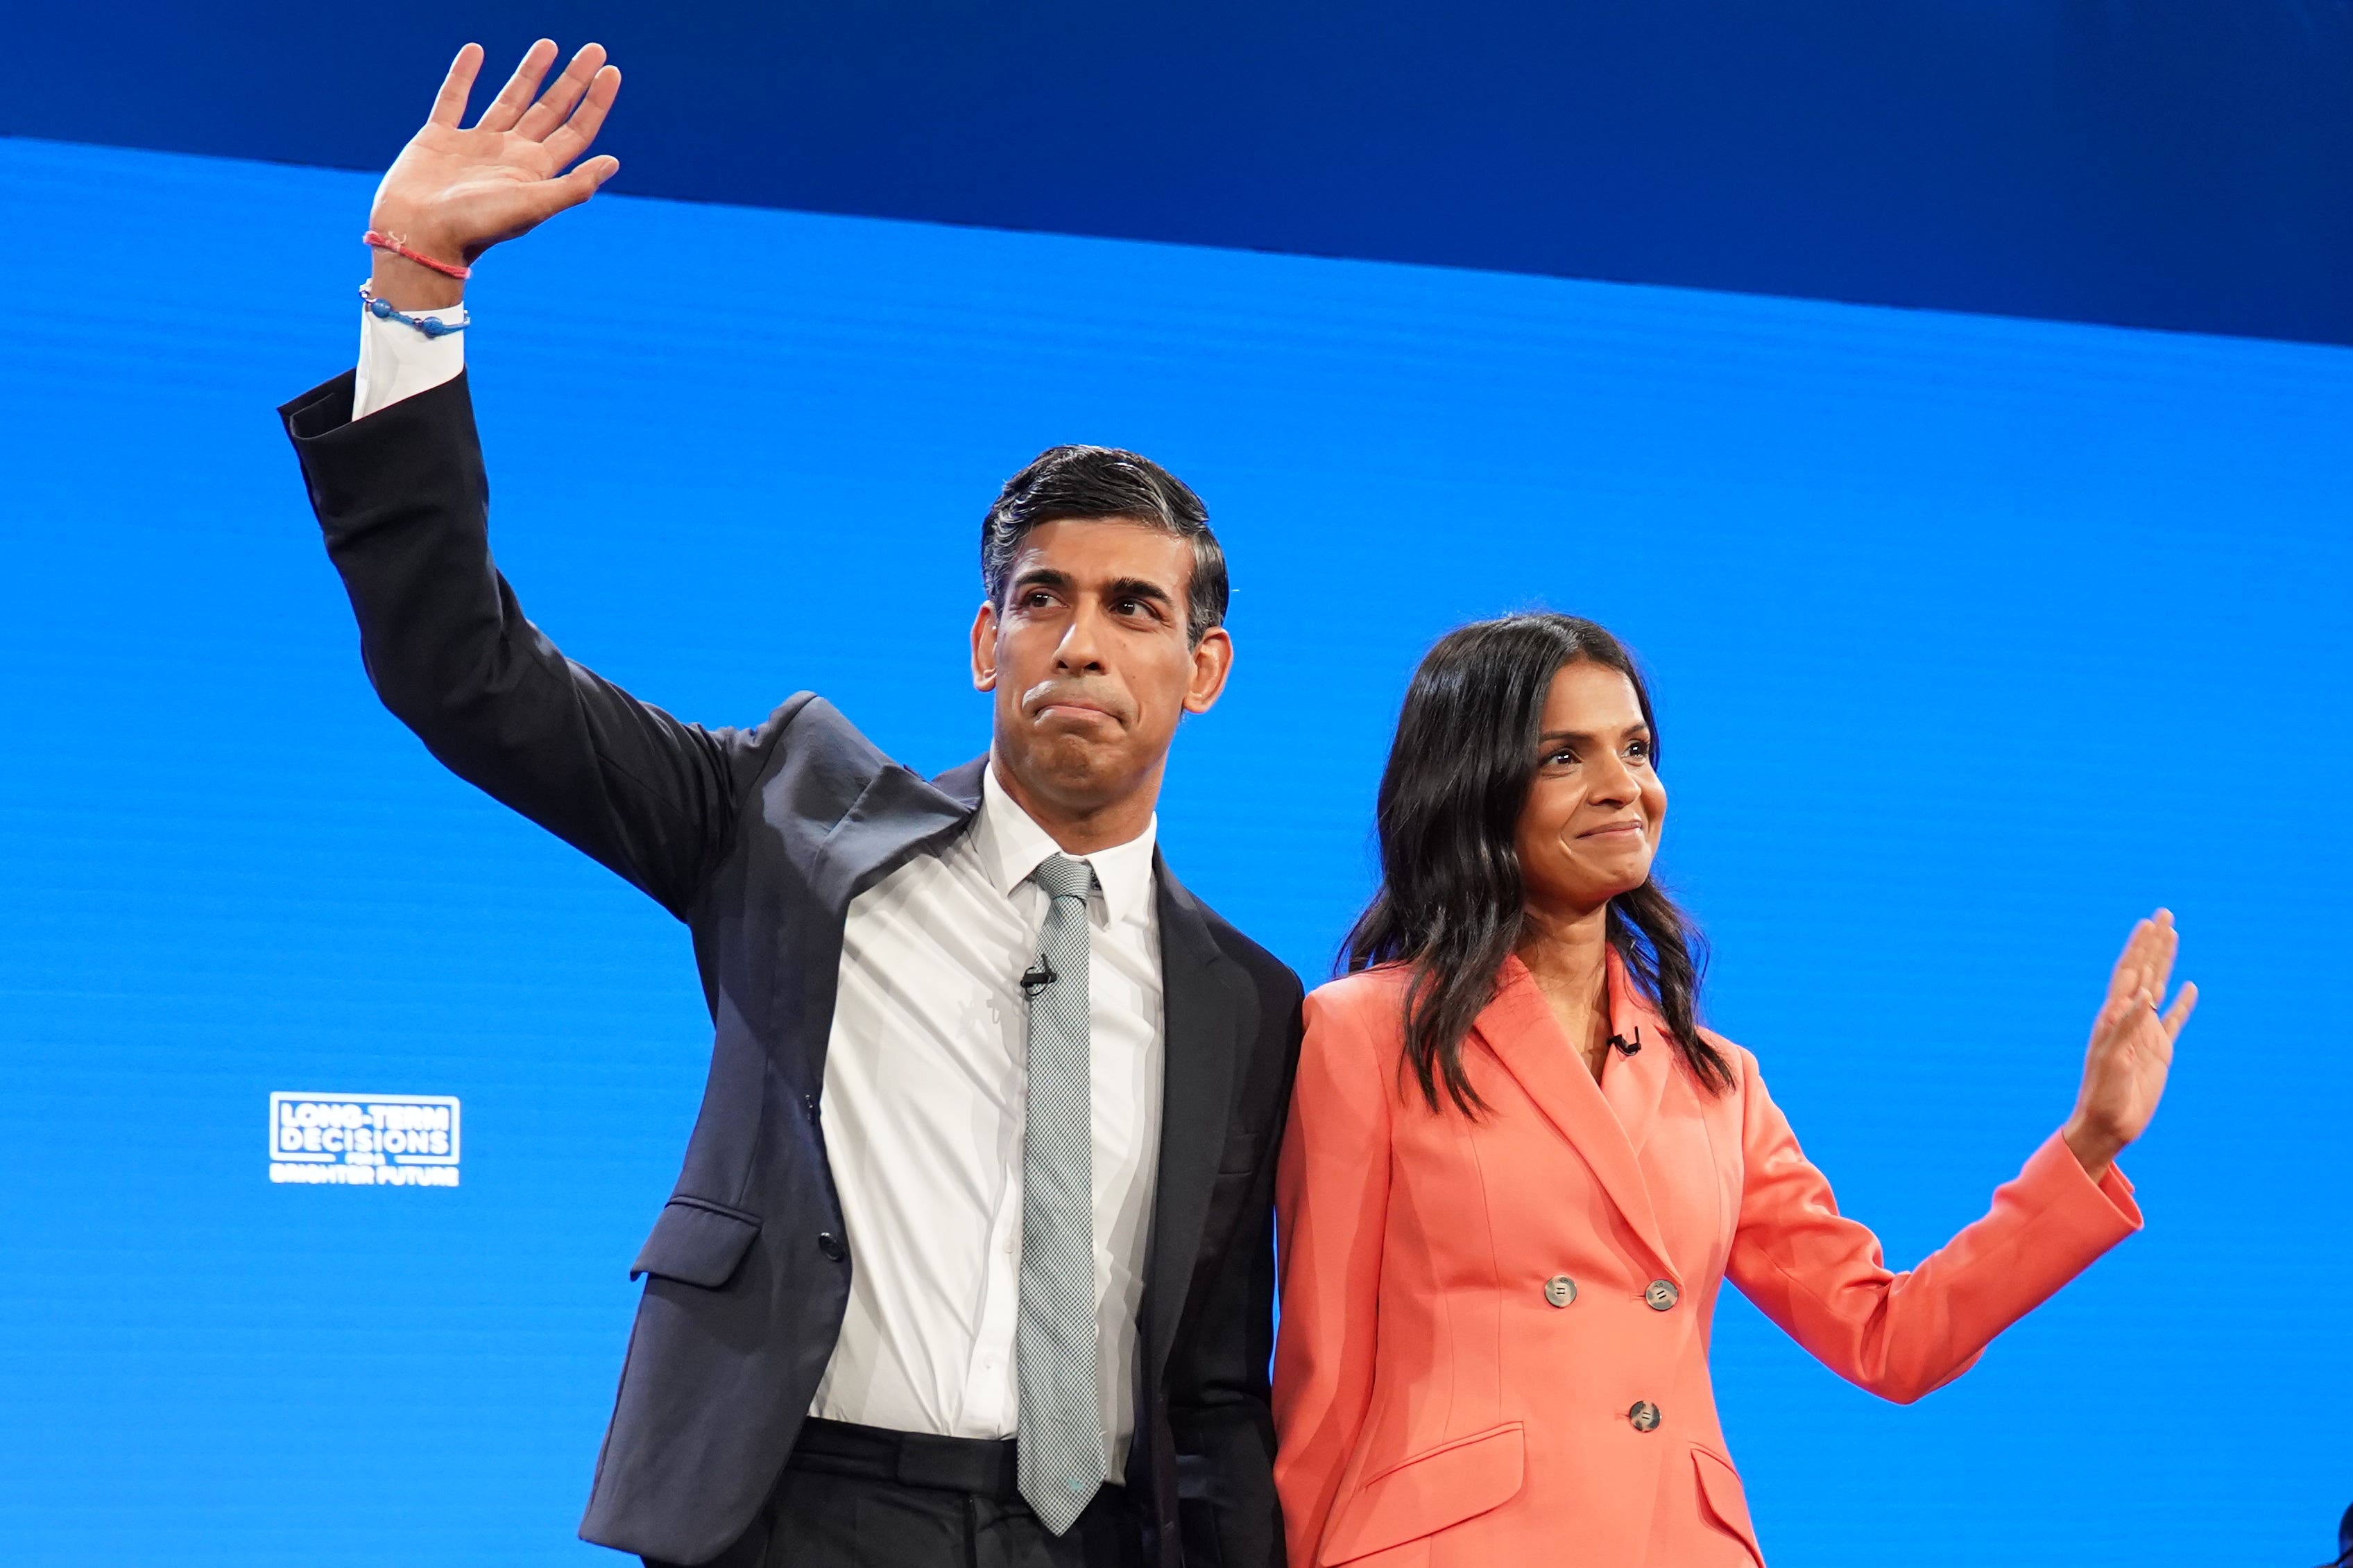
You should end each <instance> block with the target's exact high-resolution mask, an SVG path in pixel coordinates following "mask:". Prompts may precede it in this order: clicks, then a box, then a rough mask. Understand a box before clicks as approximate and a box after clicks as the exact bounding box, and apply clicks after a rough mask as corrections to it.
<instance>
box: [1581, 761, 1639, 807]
mask: <svg viewBox="0 0 2353 1568" xmlns="http://www.w3.org/2000/svg"><path fill="white" fill-rule="evenodd" d="M1641 793H1642V792H1641V786H1640V785H1638V784H1635V782H1634V770H1633V769H1631V768H1630V767H1628V766H1627V765H1626V761H1625V759H1624V758H1622V757H1618V756H1610V757H1606V758H1604V759H1603V760H1602V763H1601V765H1600V766H1599V767H1597V768H1595V769H1594V770H1593V792H1592V794H1591V795H1590V796H1588V798H1589V799H1590V800H1592V801H1593V803H1594V804H1595V805H1625V804H1626V803H1627V802H1628V801H1630V800H1632V799H1633V798H1634V797H1635V796H1636V795H1640V794H1641Z"/></svg>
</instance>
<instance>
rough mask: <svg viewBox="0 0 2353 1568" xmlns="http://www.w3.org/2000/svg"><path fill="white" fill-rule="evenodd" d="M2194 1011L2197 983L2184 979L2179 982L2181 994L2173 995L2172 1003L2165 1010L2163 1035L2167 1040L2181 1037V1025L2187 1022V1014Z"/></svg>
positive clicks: (2196, 1003)
mask: <svg viewBox="0 0 2353 1568" xmlns="http://www.w3.org/2000/svg"><path fill="white" fill-rule="evenodd" d="M2196 1011H2198V983H2197V982H2196V981H2194V980H2185V981H2183V982H2182V983H2181V994H2179V995H2178V996H2176V997H2174V999H2173V1005H2172V1006H2171V1007H2169V1008H2168V1009H2167V1010H2166V1014H2165V1037H2166V1039H2167V1040H2168V1042H2170V1041H2173V1040H2177V1039H2179V1038H2180V1037H2181V1026H2182V1025H2184V1024H2187V1023H2188V1022H2189V1015H2190V1014H2192V1013H2195V1012H2196Z"/></svg>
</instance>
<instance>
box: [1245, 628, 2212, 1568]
mask: <svg viewBox="0 0 2353 1568" xmlns="http://www.w3.org/2000/svg"><path fill="white" fill-rule="evenodd" d="M1656 752H1657V737H1656V734H1655V732H1654V730H1653V728H1652V716H1651V702H1650V698H1649V695H1648V693H1647V691H1646V690H1645V689H1644V687H1643V684H1642V681H1641V677H1640V675H1639V674H1638V672H1637V670H1636V668H1635V666H1634V663H1633V661H1632V659H1631V658H1630V657H1629V656H1628V655H1627V653H1626V651H1625V649H1624V648H1623V647H1621V646H1620V644H1619V643H1618V642H1617V640H1616V639H1615V638H1613V637H1610V636H1609V633H1608V632H1606V631H1604V630H1603V629H1602V628H1600V627H1599V626H1595V625H1593V624H1592V623H1591V622H1588V621H1579V620H1576V619H1573V618H1571V617H1568V616H1512V617H1510V618H1508V619H1505V620H1503V621H1495V622H1488V623H1484V624H1482V625H1478V626H1467V627H1464V628H1462V629H1461V630H1460V631H1457V632H1455V633H1453V634H1451V636H1449V637H1447V638H1445V639H1444V640H1443V641H1441V642H1440V644H1439V645H1438V646H1437V647H1435V648H1433V649H1432V650H1431V652H1430V657H1429V658H1427V659H1426V660H1425V661H1424V662H1423V665H1422V667H1421V668H1420V670H1419V672H1418V673H1417V674H1416V676H1415V678H1414V681H1413V685H1412V688H1411V689H1410V691H1409V694H1408V696H1407V698H1406V703H1405V708H1404V711H1403V714H1402V716H1401V718H1400V719H1399V721H1398V735H1397V740H1396V743H1395V746H1394V749H1393V750H1392V752H1391V753H1390V756H1389V763H1388V773H1387V774H1386V775H1385V776H1384V778H1383V780H1382V784H1381V793H1380V808H1379V822H1380V840H1381V858H1382V871H1383V886H1382V889H1381V891H1380V893H1379V894H1378V896H1377V898H1376V899H1375V900H1374V901H1373V903H1372V905H1371V907H1370V908H1368V909H1367V910H1366V913H1365V915H1364V917H1363V919H1362V920H1361V921H1359V922H1358V924H1357V927H1356V931H1355V933H1354V934H1353V935H1352V937H1351V939H1350V952H1349V957H1350V963H1349V967H1350V969H1351V970H1352V971H1354V973H1350V974H1349V975H1348V977H1347V978H1345V979H1344V980H1340V981H1338V982H1335V984H1330V985H1326V986H1324V988H1322V989H1321V990H1319V991H1318V992H1316V993H1315V994H1314V996H1312V997H1310V998H1309V1000H1308V1003H1307V1037H1306V1043H1305V1047H1304V1048H1303V1055H1302V1059H1301V1062H1300V1068H1299V1079H1298V1086H1297V1089H1295V1091H1294V1094H1293V1110H1292V1120H1291V1127H1290V1131H1289V1134H1288V1137H1287V1139H1286V1142H1285V1145H1284V1148H1283V1152H1282V1174H1281V1178H1280V1185H1279V1188H1278V1200H1277V1201H1278V1205H1279V1216H1280V1224H1281V1237H1282V1239H1281V1267H1282V1325H1281V1329H1280V1331H1279V1337H1278V1341H1277V1348H1276V1351H1275V1365H1274V1416H1275V1426H1276V1430H1277V1433H1278V1435H1279V1437H1280V1444H1279V1447H1278V1449H1277V1453H1276V1458H1275V1480H1276V1484H1277V1486H1278V1488H1279V1489H1280V1490H1281V1493H1282V1508H1283V1516H1284V1526H1285V1531H1286V1534H1287V1537H1288V1541H1289V1546H1290V1561H1291V1563H1292V1565H1293V1568H1337V1565H1339V1564H1343V1563H1345V1564H1350V1565H1352V1568H1456V1565H1472V1564H1475V1565H1476V1568H1507V1565H1513V1564H1519V1563H1592V1564H1599V1565H1604V1568H1630V1565H1633V1564H1651V1565H1657V1568H1709V1565H1711V1564H1729V1565H1738V1564H1747V1563H1762V1562H1763V1555H1762V1553H1761V1552H1760V1551H1759V1550H1758V1547H1757V1540H1756V1534H1755V1531H1754V1530H1753V1528H1752V1527H1751V1525H1750V1523H1749V1519H1748V1509H1747V1505H1746V1501H1745V1500H1744V1498H1743V1496H1742V1491H1741V1484H1740V1478H1739V1476H1738V1474H1737V1473H1736V1470H1735V1469H1734V1468H1733V1464H1732V1460H1731V1458H1730V1455H1729V1453H1728V1451H1727V1449H1726V1447H1725V1441H1724V1434H1723V1432H1722V1430H1721V1429H1720V1427H1719V1426H1718V1425H1717V1421H1716V1414H1715V1396H1714V1393H1713V1390H1712V1388H1711V1385H1710V1382H1709V1378H1708V1365H1707V1347H1708V1328H1709V1322H1710V1320H1711V1318H1712V1317H1713V1315H1714V1313H1715V1301H1716V1295H1717V1291H1718V1289H1719V1288H1720V1286H1721V1285H1722V1283H1723V1281H1724V1280H1725V1279H1730V1280H1731V1281H1732V1282H1733V1283H1734V1284H1735V1285H1737V1286H1738V1287H1739V1288H1740V1289H1741V1291H1742V1292H1743V1293H1744V1294H1745V1295H1746V1296H1747V1297H1748V1298H1749V1299H1750V1300H1752V1301H1754V1302H1756V1303H1757V1306H1758V1307H1760V1308H1762V1309H1763V1310H1764V1311H1765V1312H1766V1314H1767V1316H1769V1317H1771V1318H1772V1319H1773V1321H1775V1322H1777V1323H1778V1324H1780V1325H1781V1327H1782V1328H1783V1329H1785V1330H1787V1331H1788V1333H1789V1334H1790V1335H1791V1336H1793V1337H1794V1338H1795V1339H1796V1340H1797V1341H1798V1342H1799V1343H1800V1344H1802V1345H1804V1346H1805V1347H1806V1349H1807V1350H1809V1351H1810V1352H1813V1354H1814V1355H1815V1356H1817V1357H1819V1358H1820V1360H1821V1361H1822V1362H1824V1363H1826V1364H1828V1365H1829V1366H1830V1367H1831V1368H1832V1369H1833V1370H1834V1371H1836V1372H1838V1373H1841V1375H1843V1376H1845V1377H1847V1378H1849V1379H1852V1381H1853V1382H1855V1383H1857V1384H1861V1385H1862V1386H1863V1387H1865V1388H1868V1389H1870V1390H1872V1391H1873V1393H1876V1394H1883V1395H1884V1396H1886V1397H1887V1398H1890V1399H1895V1400H1912V1399H1916V1398H1918V1397H1919V1396H1920V1395H1922V1394H1926V1393H1927V1392H1928V1391H1929V1390H1931V1389H1934V1388H1936V1387H1938V1386H1940V1385H1942V1384H1945V1383H1947V1382H1948V1381H1950V1380H1951V1379H1952V1378H1954V1377H1957V1376H1958V1375H1959V1374H1960V1373H1962V1372H1963V1371H1965V1370H1967V1369H1968V1366H1969V1364H1970V1363H1971V1362H1972V1361H1974V1360H1975V1359H1976V1357H1977V1356H1978V1352H1981V1351H1982V1350H1983V1349H1984V1348H1985V1346H1986V1344H1987V1343H1988V1342H1989V1341H1990V1340H1992V1338H1993V1337H1994V1336H1995V1335H1996V1334H1998V1333H2000V1331H2002V1330H2003V1329H2004V1328H2006V1327H2007V1326H2009V1325H2010V1323H2012V1322H2015V1321H2017V1320H2018V1319H2019V1318H2020V1317H2021V1316H2023V1315H2024V1314H2025V1313H2027V1312H2028V1311H2030V1310H2032V1309H2033V1308H2034V1307H2035V1305H2036V1304H2037V1303H2039V1302H2041V1301H2042V1300H2043V1299H2044V1298H2046V1297H2048V1296H2049V1295H2051V1294H2052V1292H2053V1291H2055V1290H2057V1289H2059V1288H2060V1286H2062V1285H2063V1284H2064V1283H2065V1282H2066V1281H2067V1280H2068V1279H2071V1278H2073V1276H2074V1275H2075V1274H2076V1273H2077V1272H2078V1271H2080V1270H2081V1269H2083V1268H2084V1267H2085V1266H2086V1265H2088V1264H2089V1263H2091V1261H2092V1260H2093V1259H2094V1258H2097V1257H2098V1256H2099V1255H2100V1254H2101V1253H2102V1252H2104V1251H2105V1250H2106V1249H2107V1248H2108V1247H2112V1246H2114V1245H2116V1242H2117V1241H2119V1240H2120V1239H2122V1238H2123V1237H2126V1236H2127V1235H2129V1234H2131V1232H2132V1231H2133V1230H2135V1229H2137V1227H2138V1226H2139V1224H2140V1214H2139V1211H2138V1209H2137V1208H2136V1207H2135V1206H2134V1204H2133V1199H2132V1188H2131V1185H2130V1184H2128V1183H2127V1182H2126V1180H2125V1178H2124V1176H2123V1174H2122V1173H2119V1172H2118V1171H2117V1170H2116V1168H2115V1165H2114V1164H2113V1163H2112V1162H2113V1160H2114V1157H2115V1155H2116V1152H2117V1151H2118V1150H2120V1149H2121V1148H2122V1147H2123V1146H2124V1145H2125V1144H2126V1143H2127V1142H2130V1141H2131V1140H2132V1139H2133V1138H2134V1137H2136V1136H2137V1135H2138V1133H2139V1132H2140V1131H2141V1130H2142V1128H2143V1127H2145V1126H2146V1125H2147V1121H2148V1119H2149V1116H2150V1114H2151V1112H2152V1111H2153V1110H2155V1109H2156V1105H2157V1100H2158V1095H2159V1093H2160V1092H2161V1091H2162V1089H2163V1088H2164V1084H2165V1076H2166V1070H2167V1068H2168V1064H2169V1062H2170V1060H2171V1057H2172V1045H2173V1039H2174V1037H2175V1036H2176V1035H2177V1034H2178V1033H2179V1030H2180V1027H2181V1026H2182V1024H2183V1022H2184V1021H2185V1020H2186V1019H2187V1018H2188V1016H2189V1009H2190V1007H2191V1006H2192V1005H2193V1004H2194V1001H2195V995H2196V993H2195V988H2194V987H2189V986H2185V987H2183V989H2182V992H2181V994H2180V996H2179V999H2178V1000H2177V1001H2176V1002H2175V1004H2174V1006H2173V1008H2172V1010H2171V1011H2170V1012H2169V1013H2165V1014H2160V1013H2159V1012H2158V1000H2159V999H2160V998H2161V997H2162V996H2163V994H2164V991H2165V987H2166V984H2167V978H2168V974H2169V973H2170V970H2171V967H2172V960H2173V952H2174V946H2175V939H2174V934H2173V929H2172V923H2171V917H2170V916H2168V915H2167V914H2166V913H2165V912H2164V911H2162V910H2160V911H2158V914H2157V916H2156V917H2155V918H2154V919H2152V920H2148V921H2142V922H2141V923H2140V924H2139V925H2138V926H2137V928H2135V931H2134V932H2133V936H2132V938H2131V940H2130V942H2128V943H2127V945H2126V949H2125V952H2124V956H2123V957H2122V959H2121V960H2120V961H2119V962H2118V963H2117V965H2116V973H2115V976H2114V979H2113V980H2112V982H2111V984H2110V987H2109V994H2108V1001H2107V1003H2106V1005H2104V1006H2103V1008H2102V1009H2101V1011H2100V1014H2099V1016H2098V1017H2097V1019H2096V1020H2095V1022H2094V1026H2093V1031H2092V1042H2091V1047H2090V1049H2089V1051H2088V1052H2087V1054H2086V1058H2085V1067H2084V1082H2083V1088H2082V1090H2081V1093H2080V1095H2079V1098H2078V1101H2077V1104H2076V1108H2075V1110H2074V1113H2073V1116H2072V1117H2071V1118H2070V1119H2069V1120H2068V1121H2067V1123H2066V1125H2065V1126H2064V1127H2063V1129H2062V1130H2061V1131H2060V1132H2059V1133H2057V1134H2054V1135H2053V1136H2052V1139H2051V1140H2050V1141H2049V1142H2046V1143H2044V1144H2043V1145H2042V1148H2041V1149H2039V1150H2037V1151H2036V1152H2034V1154H2033V1155H2032V1156H2031V1158H2029V1159H2028V1160H2027V1162H2026V1166H2025V1169H2024V1170H2022V1171H2021V1172H2020V1173H2019V1175H2018V1176H2017V1178H2016V1179H2015V1180H2013V1181H2011V1182H2010V1183H2009V1184H2006V1185H2004V1186H2003V1187H2001V1188H2000V1190H1999V1191H1998V1192H1996V1193H1995V1194H1994V1199H1993V1206H1992V1209H1991V1210H1990V1212H1989V1213H1988V1214H1987V1215H1986V1216H1985V1217H1984V1218H1983V1219H1980V1220H1978V1221H1977V1222H1976V1223H1975V1224H1973V1225H1971V1226H1968V1228H1967V1229H1966V1230H1964V1231H1962V1232H1961V1233H1960V1235H1958V1236H1957V1237H1954V1238H1953V1240H1952V1241H1951V1242H1950V1243H1949V1244H1948V1245H1947V1246H1946V1247H1944V1248H1943V1250H1941V1251H1939V1252H1938V1253H1936V1255H1935V1256H1934V1257H1932V1258H1929V1259H1928V1260H1927V1261H1926V1262H1925V1263H1923V1264H1922V1265H1921V1266H1920V1267H1919V1268H1915V1269H1914V1270H1912V1271H1910V1272H1909V1273H1900V1274H1899V1273H1893V1272H1890V1271H1889V1270H1888V1269H1887V1268H1886V1267H1885V1266H1884V1265H1883V1264H1882V1262H1881V1261H1880V1249H1879V1244H1878V1242H1877V1241H1876V1240H1875V1239H1874V1238H1873V1236H1872V1234H1871V1233H1870V1231H1868V1230H1866V1229H1865V1228H1864V1227H1863V1226H1860V1225H1858V1224H1856V1223H1855V1222H1853V1221H1852V1220H1850V1219H1846V1218H1843V1217H1841V1215H1840V1214H1839V1212H1838V1207H1837V1205H1836V1204H1835V1202H1834V1201H1833V1200H1832V1198H1831V1189H1830V1184H1829V1183H1828V1182H1826V1181H1825V1180H1824V1179H1823V1178H1822V1175H1821V1173H1820V1172H1819V1171H1817V1170H1815V1169H1814V1167H1813V1166H1812V1165H1810V1164H1809V1163H1807V1161H1806V1157H1805V1155H1804V1154H1803V1153H1802V1152H1800V1151H1799V1147H1798V1142H1797V1139H1796V1138H1795V1137H1794V1136H1792V1134H1791V1133H1790V1131H1789V1124H1788V1121H1786V1120H1785V1119H1784V1118H1783V1117H1782V1115H1781V1112H1780V1110H1779V1109H1778V1107H1776V1106H1775V1105H1774V1103H1773V1100H1772V1097H1771V1096H1770V1095H1768V1094H1767V1092H1766V1089H1765V1083H1764V1079H1762V1078H1761V1077H1760V1076H1759V1074H1758V1071H1757V1058H1755V1057H1754V1056H1752V1055H1750V1054H1749V1053H1748V1052H1746V1051H1745V1050H1742V1049H1740V1048H1739V1047H1736V1046H1734V1045H1732V1044H1731V1043H1730V1042H1729V1041H1726V1040H1725V1039H1724V1038H1722V1037H1719V1036H1717V1035H1715V1034H1713V1033H1710V1032H1708V1031H1706V1030H1704V1029H1701V1028H1699V1027H1698V1026H1696V1024H1695V1022H1694V1003H1695V995H1694V993H1695V991H1696V988H1697V975H1696V970H1695V965H1694V960H1693V956H1692V949H1693V945H1694V938H1693V934H1692V933H1691V931H1690V930H1689V928H1688V927H1687V925H1686V924H1685V922H1684V921H1683V916H1682V915H1681V913H1680V911H1678V910H1676V908H1675V906H1674V905H1673V904H1672V902H1671V901H1669V900H1668V899H1667V897H1666V895H1665V894H1664V893H1662V891H1661V890H1660V889H1658V887H1657V885H1656V884H1655V883H1653V882H1652V881H1651V856H1652V853H1653V851H1654V850H1655V849H1656V847H1657V844H1658V837H1659V826H1660V822H1661V819H1662V816H1663V814H1664V812H1665V807H1666V797H1665V793H1664V791H1663V789H1662V787H1661V785H1660V784H1659V780H1658V775H1657V773H1656V772H1655V770H1654V768H1653V765H1652V764H1653V762H1654V760H1655V757H1656Z"/></svg>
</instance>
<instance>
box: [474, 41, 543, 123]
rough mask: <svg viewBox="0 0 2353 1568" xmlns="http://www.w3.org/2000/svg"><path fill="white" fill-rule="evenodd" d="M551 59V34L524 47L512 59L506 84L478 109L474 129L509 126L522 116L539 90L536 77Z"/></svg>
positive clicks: (540, 75) (541, 74) (539, 76)
mask: <svg viewBox="0 0 2353 1568" xmlns="http://www.w3.org/2000/svg"><path fill="white" fill-rule="evenodd" d="M554 61H555V40H554V38H542V39H540V40H539V42H537V43H535V44H533V45H532V47H529V48H527V49H525V50H524V51H523V52H522V59H521V60H519V61H517V62H516V63H515V69H514V75H512V76H511V77H509V78H507V84H506V86H504V87H502V88H501V89H499V95H498V97H496V98H494V99H492V100H491V106H490V107H489V108H488V109H485V110H482V117H481V118H480V120H477V121H474V129H475V130H477V131H512V130H513V129H514V123H515V121H518V120H521V119H522V113H523V110H526V109H528V108H530V107H531V98H532V94H533V93H535V92H537V91H538V90H539V79H540V78H542V77H543V76H545V75H546V74H547V68H548V67H549V66H550V65H553V64H554Z"/></svg>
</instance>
